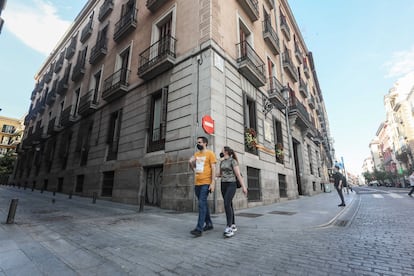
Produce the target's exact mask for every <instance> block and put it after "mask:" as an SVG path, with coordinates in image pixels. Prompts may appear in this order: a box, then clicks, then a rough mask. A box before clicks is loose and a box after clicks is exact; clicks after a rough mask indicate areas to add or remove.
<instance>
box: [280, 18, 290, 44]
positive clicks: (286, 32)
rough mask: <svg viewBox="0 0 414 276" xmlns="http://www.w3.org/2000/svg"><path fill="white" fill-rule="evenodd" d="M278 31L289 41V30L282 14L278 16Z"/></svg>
mask: <svg viewBox="0 0 414 276" xmlns="http://www.w3.org/2000/svg"><path fill="white" fill-rule="evenodd" d="M280 30H281V31H282V33H283V34H284V35H285V37H286V39H287V40H288V41H290V28H289V25H288V23H287V19H286V16H284V15H283V14H281V15H280Z"/></svg>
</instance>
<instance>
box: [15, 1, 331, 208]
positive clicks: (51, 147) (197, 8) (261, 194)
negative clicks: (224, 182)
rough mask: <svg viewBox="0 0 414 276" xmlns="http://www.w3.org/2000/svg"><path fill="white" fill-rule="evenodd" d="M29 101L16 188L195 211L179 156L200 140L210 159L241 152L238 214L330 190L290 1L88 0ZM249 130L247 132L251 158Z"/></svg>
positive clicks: (325, 131)
mask: <svg viewBox="0 0 414 276" xmlns="http://www.w3.org/2000/svg"><path fill="white" fill-rule="evenodd" d="M85 49H86V50H85ZM85 53H86V55H85ZM62 57H63V58H62ZM65 77H66V78H65ZM63 87H64V88H63ZM55 92H56V93H57V94H54V93H55ZM283 93H285V94H284V95H288V96H289V98H288V100H286V99H285V98H283ZM31 99H32V104H31V106H30V109H29V114H28V116H27V117H26V119H25V124H26V132H25V139H28V142H29V143H25V144H24V145H25V146H24V147H23V148H22V151H21V152H20V154H19V160H20V162H18V167H16V170H15V175H14V179H13V182H14V183H15V184H17V185H28V186H35V188H38V189H47V190H56V191H58V192H63V193H75V194H79V195H83V196H93V195H94V194H95V195H96V196H98V197H99V198H105V199H109V200H114V201H119V202H125V203H132V204H144V203H145V204H151V205H156V206H160V207H161V208H166V209H175V210H195V209H196V203H195V202H196V200H195V196H194V191H193V180H194V176H193V172H192V171H191V170H190V168H189V166H188V159H189V157H190V156H191V155H192V154H193V153H194V150H195V142H196V138H197V137H198V136H207V137H208V139H209V148H210V149H212V150H213V151H214V152H215V153H216V154H217V155H218V153H219V152H220V151H221V148H222V147H223V146H225V145H228V146H230V147H231V148H233V149H234V150H235V151H236V152H237V154H238V157H239V161H240V163H241V171H242V174H243V176H244V178H245V180H246V182H247V186H248V187H249V197H248V198H245V197H244V196H243V195H241V193H237V194H236V197H235V200H234V205H235V207H236V208H245V207H252V206H260V205H266V204H271V203H274V202H278V201H280V200H283V199H284V198H286V199H289V198H296V197H298V196H299V195H313V194H316V193H319V192H321V191H322V184H323V183H326V182H328V168H330V167H331V166H332V146H331V142H330V139H329V137H330V134H329V123H328V120H327V114H326V109H325V105H324V101H323V97H322V92H321V90H320V87H319V84H318V80H317V75H316V69H315V68H314V65H313V58H312V54H311V53H310V52H309V51H308V50H307V48H306V45H305V42H304V41H303V38H302V36H301V34H300V32H299V28H298V27H297V25H296V22H295V20H294V17H293V15H292V12H291V10H290V8H289V6H288V4H287V2H286V1H285V0H280V1H272V0H259V1H256V0H245V1H243V0H239V1H235V0H234V1H226V2H225V3H224V1H218V0H199V1H193V0H176V1H169V0H163V1H161V0H159V1H156V0H151V1H150V0H148V1H131V0H129V1H126V0H113V1H107V0H106V1H103V0H101V1H96V0H90V1H89V2H88V3H87V4H86V6H85V7H84V9H83V10H82V11H81V13H80V14H79V15H78V17H77V18H76V19H75V22H74V24H73V26H72V27H71V29H70V30H68V32H67V33H66V34H65V36H64V37H63V38H62V40H61V42H60V43H59V44H58V45H57V46H56V48H55V51H54V52H53V53H52V54H51V56H50V57H49V58H48V59H47V60H46V61H45V63H44V65H43V67H42V68H41V70H40V71H39V72H38V75H37V79H36V86H35V89H34V90H33V92H32V94H31ZM205 115H210V116H211V117H212V118H213V119H214V125H215V132H214V135H207V134H205V132H204V130H203V128H202V118H203V116H205ZM246 129H254V131H255V133H256V143H255V144H254V145H253V146H251V145H250V144H249V145H250V146H251V147H249V146H247V145H246V142H245V135H246ZM33 135H35V136H36V135H37V136H36V137H37V138H36V139H32V138H30V137H32V136H33ZM36 147H37V149H40V150H36ZM277 147H279V148H277ZM219 186H220V185H217V187H218V189H217V190H216V193H215V194H214V195H212V196H211V197H210V203H211V206H212V208H213V209H214V211H217V212H220V211H223V204H222V199H221V195H220V189H219Z"/></svg>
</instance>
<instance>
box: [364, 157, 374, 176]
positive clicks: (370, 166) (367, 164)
mask: <svg viewBox="0 0 414 276" xmlns="http://www.w3.org/2000/svg"><path fill="white" fill-rule="evenodd" d="M374 167H375V165H374V161H373V158H372V157H367V158H365V159H364V163H363V165H362V171H363V172H369V173H372V172H374Z"/></svg>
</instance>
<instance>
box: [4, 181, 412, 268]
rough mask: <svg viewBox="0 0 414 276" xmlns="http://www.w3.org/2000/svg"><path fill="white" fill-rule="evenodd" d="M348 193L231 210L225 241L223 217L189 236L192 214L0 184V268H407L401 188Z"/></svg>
mask: <svg viewBox="0 0 414 276" xmlns="http://www.w3.org/2000/svg"><path fill="white" fill-rule="evenodd" d="M355 190H356V192H357V193H350V194H349V195H347V194H346V195H345V198H346V202H347V206H346V207H345V208H343V209H342V208H339V207H337V204H338V201H339V200H338V195H337V194H336V192H332V193H324V194H319V195H315V196H312V197H301V198H300V199H298V200H290V201H285V202H281V203H277V204H273V205H269V206H264V207H256V208H250V209H243V210H237V216H236V221H237V224H238V228H239V230H238V232H237V234H236V235H235V236H234V237H232V238H230V239H224V238H223V236H222V230H223V229H224V221H225V218H224V215H223V214H217V215H214V218H213V221H214V223H215V225H214V226H215V229H214V230H212V231H209V232H205V233H204V234H203V236H202V237H200V238H193V237H192V236H191V235H190V234H189V230H191V229H192V228H193V227H194V224H195V221H196V217H197V214H196V213H179V212H174V211H168V210H160V209H158V208H154V207H148V206H146V208H145V210H144V212H142V213H138V212H137V210H138V206H132V205H123V204H117V203H113V202H108V201H102V200H98V201H97V202H96V204H93V203H92V202H91V199H90V198H80V197H73V198H72V199H68V196H67V195H63V194H56V196H53V195H52V194H51V193H49V192H44V193H43V194H41V193H40V192H39V191H36V190H35V191H34V192H32V191H31V190H23V189H17V188H13V187H5V186H1V187H0V216H1V224H0V275H31V276H34V275H414V253H413V252H414V250H413V248H414V233H413V231H412V229H413V227H414V222H413V220H412V210H413V206H414V198H411V197H409V196H408V195H407V193H408V189H396V188H382V187H381V188H376V187H375V188H372V187H361V188H356V189H355ZM11 198H19V205H18V208H17V213H16V218H15V224H11V225H7V224H5V223H4V222H5V221H6V218H7V211H8V206H9V204H10V200H11ZM52 200H55V202H54V203H53V202H52Z"/></svg>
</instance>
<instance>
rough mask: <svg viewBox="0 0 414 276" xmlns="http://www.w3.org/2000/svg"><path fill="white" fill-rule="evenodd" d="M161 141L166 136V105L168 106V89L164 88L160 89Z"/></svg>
mask: <svg viewBox="0 0 414 276" xmlns="http://www.w3.org/2000/svg"><path fill="white" fill-rule="evenodd" d="M161 104H162V107H161V126H160V130H161V133H160V134H161V137H160V138H161V139H165V134H166V126H167V105H168V88H167V87H164V88H163V89H162V95H161Z"/></svg>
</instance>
